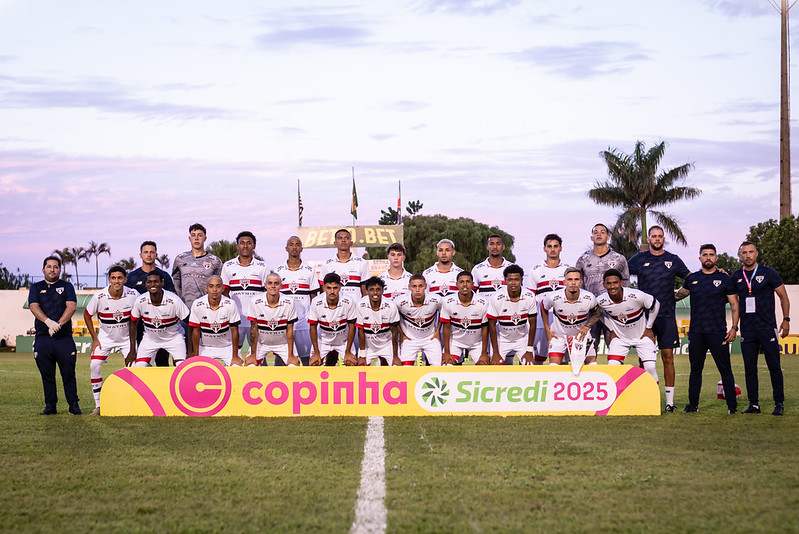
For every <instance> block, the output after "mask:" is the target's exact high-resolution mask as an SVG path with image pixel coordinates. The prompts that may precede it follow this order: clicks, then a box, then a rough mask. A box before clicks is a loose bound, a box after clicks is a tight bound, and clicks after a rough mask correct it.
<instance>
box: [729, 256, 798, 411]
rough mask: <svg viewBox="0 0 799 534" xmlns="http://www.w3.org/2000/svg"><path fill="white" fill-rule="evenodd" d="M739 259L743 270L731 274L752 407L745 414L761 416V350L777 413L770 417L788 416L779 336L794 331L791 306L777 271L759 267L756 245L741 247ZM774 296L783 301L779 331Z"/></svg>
mask: <svg viewBox="0 0 799 534" xmlns="http://www.w3.org/2000/svg"><path fill="white" fill-rule="evenodd" d="M738 257H739V258H741V263H743V269H738V270H737V271H735V272H734V273H732V281H733V283H735V287H736V289H737V290H738V302H739V303H740V306H741V355H742V356H743V359H744V372H745V373H746V395H747V396H748V397H749V407H748V408H747V409H746V410H744V413H760V404H759V402H760V401H759V398H758V383H757V357H758V353H759V352H760V351H761V350H762V351H763V356H765V358H766V365H767V366H768V372H769V374H770V375H771V388H772V390H773V392H774V411H773V412H771V414H772V415H782V414H783V413H784V412H785V408H783V403H784V402H785V392H784V391H783V385H782V368H781V367H780V342H779V340H778V339H777V336H779V337H785V336H787V335H788V333H789V331H790V329H791V323H790V320H791V318H790V314H791V302H790V301H789V300H788V292H787V291H786V290H785V284H783V283H782V278H780V275H779V274H777V271H775V270H774V269H771V268H769V267H766V266H765V265H758V263H757V247H755V245H754V243H752V242H750V241H744V242H743V243H741V246H740V247H739V248H738ZM775 293H776V294H777V296H778V297H779V299H780V308H781V309H782V323H780V328H779V331H778V330H777V317H776V315H775V313H774V304H775V303H774V294H775Z"/></svg>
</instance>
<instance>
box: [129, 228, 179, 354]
mask: <svg viewBox="0 0 799 534" xmlns="http://www.w3.org/2000/svg"><path fill="white" fill-rule="evenodd" d="M139 257H140V258H141V267H139V268H138V269H133V270H132V271H131V272H129V273H128V280H127V282H125V285H126V286H128V287H132V288H133V289H135V290H136V291H138V293H139V294H140V295H141V294H142V293H146V292H147V275H149V274H150V273H153V272H155V273H158V274H160V275H161V278H162V279H163V280H164V289H166V290H167V291H173V292H174V291H175V285H174V284H173V283H172V277H171V276H169V273H168V272H166V271H164V270H163V269H159V268H158V267H156V266H155V259H156V258H157V257H158V247H157V246H156V244H155V241H145V242H144V243H142V244H141V246H140V247H139ZM143 335H144V325H143V324H142V323H139V324H137V325H136V342H137V343H141V339H142V336H143ZM155 365H157V366H158V367H169V353H168V352H167V351H165V350H163V349H161V350H159V351H158V353H156V355H155Z"/></svg>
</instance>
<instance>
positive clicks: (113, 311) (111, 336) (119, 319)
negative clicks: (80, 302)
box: [86, 286, 139, 346]
mask: <svg viewBox="0 0 799 534" xmlns="http://www.w3.org/2000/svg"><path fill="white" fill-rule="evenodd" d="M138 298H139V292H138V291H136V290H135V289H132V288H130V287H126V286H122V296H120V297H119V298H118V299H115V298H113V297H112V296H111V293H110V291H109V286H106V287H104V288H103V289H101V290H100V291H98V292H97V293H95V294H94V295H92V299H91V300H90V301H89V303H88V304H87V305H86V311H87V312H89V315H91V316H92V317H94V316H95V315H97V322H98V323H99V325H100V331H99V332H97V338H98V339H99V340H100V345H103V346H105V345H122V344H128V343H130V311H131V310H132V309H133V304H134V303H135V302H136V299H138Z"/></svg>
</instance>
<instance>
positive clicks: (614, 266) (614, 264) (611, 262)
mask: <svg viewBox="0 0 799 534" xmlns="http://www.w3.org/2000/svg"><path fill="white" fill-rule="evenodd" d="M616 265H618V263H617V262H616V260H610V261H609V262H608V267H610V268H611V269H615V268H616Z"/></svg>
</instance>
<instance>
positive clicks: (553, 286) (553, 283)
mask: <svg viewBox="0 0 799 534" xmlns="http://www.w3.org/2000/svg"><path fill="white" fill-rule="evenodd" d="M558 285H560V284H559V282H558V281H557V280H550V281H549V288H550V289H551V290H552V291H555V290H557V289H558Z"/></svg>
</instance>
